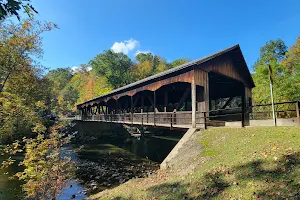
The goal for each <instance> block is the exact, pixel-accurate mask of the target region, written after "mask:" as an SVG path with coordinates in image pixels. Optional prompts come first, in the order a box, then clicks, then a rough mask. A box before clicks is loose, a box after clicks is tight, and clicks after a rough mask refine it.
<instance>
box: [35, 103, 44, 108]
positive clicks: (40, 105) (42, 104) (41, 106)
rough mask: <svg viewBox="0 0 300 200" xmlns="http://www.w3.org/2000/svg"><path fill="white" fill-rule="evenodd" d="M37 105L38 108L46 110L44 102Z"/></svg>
mask: <svg viewBox="0 0 300 200" xmlns="http://www.w3.org/2000/svg"><path fill="white" fill-rule="evenodd" d="M35 105H36V106H37V107H38V108H45V102H44V101H37V102H36V103H35Z"/></svg>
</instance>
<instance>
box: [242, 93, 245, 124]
mask: <svg viewBox="0 0 300 200" xmlns="http://www.w3.org/2000/svg"><path fill="white" fill-rule="evenodd" d="M242 127H245V96H242Z"/></svg>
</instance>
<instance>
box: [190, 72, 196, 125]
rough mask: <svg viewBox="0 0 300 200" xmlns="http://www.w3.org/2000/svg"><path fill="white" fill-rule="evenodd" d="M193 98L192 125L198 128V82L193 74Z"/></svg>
mask: <svg viewBox="0 0 300 200" xmlns="http://www.w3.org/2000/svg"><path fill="white" fill-rule="evenodd" d="M191 91H192V92H191V99H192V127H193V128H196V92H197V91H196V83H195V76H193V80H192V83H191Z"/></svg>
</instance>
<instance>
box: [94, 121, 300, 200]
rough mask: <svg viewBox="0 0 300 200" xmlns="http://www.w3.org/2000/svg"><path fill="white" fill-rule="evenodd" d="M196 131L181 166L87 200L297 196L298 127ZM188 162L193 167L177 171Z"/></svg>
mask: <svg viewBox="0 0 300 200" xmlns="http://www.w3.org/2000/svg"><path fill="white" fill-rule="evenodd" d="M198 134H199V135H198V136H197V139H196V140H193V141H192V142H195V141H197V142H198V145H199V146H201V149H202V151H200V152H199V153H198V154H197V152H194V150H195V149H197V148H191V149H190V152H191V153H193V154H197V156H196V157H195V158H194V159H190V160H189V161H186V162H185V163H184V165H185V166H186V167H185V168H180V169H176V170H165V171H163V170H159V171H157V173H156V174H153V175H150V176H149V177H148V178H141V179H133V180H130V181H128V182H126V183H124V184H122V185H120V186H118V187H116V188H113V189H110V190H105V191H103V192H100V193H98V194H96V195H93V196H91V197H90V198H89V199H299V198H300V191H299V188H300V145H299V144H300V127H256V128H244V129H242V128H236V129H233V128H222V129H221V128H215V129H209V130H205V131H202V132H201V133H198ZM191 146H192V147H194V146H193V145H191ZM196 151H198V150H196ZM186 153H187V152H186V150H185V151H184V154H186ZM191 165H194V166H195V168H194V169H193V171H192V172H189V173H183V172H184V171H185V170H186V169H187V168H188V167H189V166H191Z"/></svg>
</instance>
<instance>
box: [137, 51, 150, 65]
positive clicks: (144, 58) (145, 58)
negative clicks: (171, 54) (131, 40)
mask: <svg viewBox="0 0 300 200" xmlns="http://www.w3.org/2000/svg"><path fill="white" fill-rule="evenodd" d="M153 58H154V56H153V55H152V53H139V54H137V55H136V56H135V59H136V60H137V61H139V62H140V63H142V62H145V61H148V62H152V61H153Z"/></svg>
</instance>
